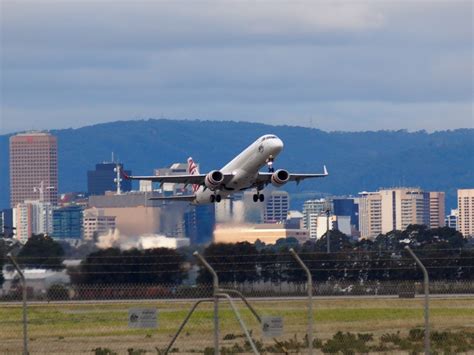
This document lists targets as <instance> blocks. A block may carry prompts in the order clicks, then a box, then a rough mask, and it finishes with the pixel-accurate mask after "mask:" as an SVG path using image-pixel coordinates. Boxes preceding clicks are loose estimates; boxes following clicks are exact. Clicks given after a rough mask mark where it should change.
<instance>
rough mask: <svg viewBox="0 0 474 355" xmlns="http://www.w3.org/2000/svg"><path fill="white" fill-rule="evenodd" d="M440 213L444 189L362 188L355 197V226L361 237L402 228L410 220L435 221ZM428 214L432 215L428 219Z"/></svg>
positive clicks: (424, 223)
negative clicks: (357, 223)
mask: <svg viewBox="0 0 474 355" xmlns="http://www.w3.org/2000/svg"><path fill="white" fill-rule="evenodd" d="M440 212H443V215H444V193H442V192H434V193H432V194H431V193H429V192H424V191H422V190H421V189H419V188H408V187H400V188H393V189H381V190H379V191H378V192H362V193H360V200H359V227H360V232H361V237H362V238H374V237H376V236H377V235H378V234H380V233H383V234H385V233H388V232H391V231H392V230H405V229H406V228H407V227H408V226H409V225H410V224H423V225H425V226H427V227H430V226H431V223H433V225H435V224H436V225H439V218H440V217H439V214H440ZM431 218H432V219H431Z"/></svg>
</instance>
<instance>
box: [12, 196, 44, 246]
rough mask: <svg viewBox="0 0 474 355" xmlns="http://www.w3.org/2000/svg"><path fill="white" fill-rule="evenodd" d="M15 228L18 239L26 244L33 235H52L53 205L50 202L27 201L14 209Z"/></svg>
mask: <svg viewBox="0 0 474 355" xmlns="http://www.w3.org/2000/svg"><path fill="white" fill-rule="evenodd" d="M13 216H14V218H13V227H14V228H16V238H17V239H19V240H20V241H21V242H23V243H24V242H26V241H27V240H28V238H30V237H31V236H32V235H33V234H51V233H52V231H53V205H52V204H51V203H49V202H41V201H34V200H33V201H30V200H26V201H25V202H23V203H19V204H17V205H16V207H15V208H14V209H13Z"/></svg>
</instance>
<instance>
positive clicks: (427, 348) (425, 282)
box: [405, 245, 430, 355]
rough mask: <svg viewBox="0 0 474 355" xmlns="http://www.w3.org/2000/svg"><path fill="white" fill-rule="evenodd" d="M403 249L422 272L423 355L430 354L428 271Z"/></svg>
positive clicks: (408, 249)
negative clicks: (423, 312) (423, 293)
mask: <svg viewBox="0 0 474 355" xmlns="http://www.w3.org/2000/svg"><path fill="white" fill-rule="evenodd" d="M405 249H406V250H407V251H408V252H409V253H410V255H411V256H412V257H413V259H415V262H416V263H417V264H418V266H419V267H420V268H421V270H422V271H423V286H424V291H425V354H426V355H429V354H430V304H429V302H430V280H429V277H428V271H427V270H426V268H425V266H424V265H423V264H422V263H421V261H420V259H418V257H417V256H416V255H415V253H414V252H413V250H411V249H410V247H409V246H408V245H407V246H405Z"/></svg>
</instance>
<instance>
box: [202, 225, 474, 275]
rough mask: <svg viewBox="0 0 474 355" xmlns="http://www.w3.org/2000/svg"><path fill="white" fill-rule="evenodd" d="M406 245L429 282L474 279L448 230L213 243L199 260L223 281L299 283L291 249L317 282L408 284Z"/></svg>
mask: <svg viewBox="0 0 474 355" xmlns="http://www.w3.org/2000/svg"><path fill="white" fill-rule="evenodd" d="M406 245H409V246H410V247H411V248H412V249H413V250H414V251H415V252H416V254H417V255H418V257H419V258H420V259H421V260H422V262H423V263H424V265H425V266H426V267H427V268H428V271H429V274H430V278H431V279H432V280H473V279H474V249H473V248H469V245H468V240H467V239H466V238H464V237H463V236H462V235H461V234H460V233H459V232H457V231H456V230H454V229H450V228H446V227H443V228H436V229H427V228H426V227H425V226H423V225H411V226H409V227H408V228H407V229H406V230H405V231H392V232H390V233H387V234H381V235H379V236H378V237H377V238H376V239H375V240H373V241H371V240H361V241H357V242H354V241H352V240H351V239H350V238H349V237H347V236H346V235H344V234H343V233H341V232H339V231H331V232H330V247H331V248H330V250H331V253H327V252H326V248H327V239H326V236H323V237H322V238H321V239H319V240H318V241H316V242H306V243H305V244H303V245H299V244H298V242H297V241H296V240H291V239H286V240H284V239H282V240H280V241H279V243H276V244H275V245H265V244H264V243H261V242H257V243H255V244H253V245H252V244H248V243H237V244H214V245H211V246H209V247H208V248H207V249H206V250H205V252H204V255H205V257H206V259H207V260H208V261H209V263H210V264H211V265H212V266H213V267H214V268H215V270H216V271H217V272H218V274H219V279H220V280H221V281H223V282H243V281H247V282H256V281H280V280H285V281H290V282H298V281H304V280H305V279H306V275H305V273H304V272H302V270H301V267H300V266H299V265H298V264H297V263H296V261H295V260H294V258H293V257H292V256H291V255H290V253H289V248H293V249H295V250H296V251H297V252H298V254H299V256H300V257H301V259H302V260H303V261H304V262H305V264H306V265H307V266H308V267H309V268H310V270H311V272H312V275H313V278H314V279H315V280H317V281H327V280H351V281H368V280H380V281H383V280H413V279H422V273H421V271H420V270H419V268H417V267H416V265H415V263H414V261H413V259H412V258H411V257H410V256H409V254H408V252H407V251H406V250H405V246H406ZM198 280H199V281H200V282H210V281H211V275H210V274H209V273H208V272H207V271H206V270H204V269H201V271H200V274H199V278H198Z"/></svg>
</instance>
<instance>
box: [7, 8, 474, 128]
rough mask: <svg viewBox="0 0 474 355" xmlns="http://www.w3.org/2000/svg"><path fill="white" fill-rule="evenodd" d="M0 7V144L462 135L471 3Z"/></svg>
mask: <svg viewBox="0 0 474 355" xmlns="http://www.w3.org/2000/svg"><path fill="white" fill-rule="evenodd" d="M0 4H1V5H0V6H1V53H2V54H1V79H0V80H1V122H0V123H1V124H0V133H8V132H13V131H18V130H30V129H51V128H67V127H80V126H84V125H89V124H94V123H99V122H107V121H115V120H128V119H143V118H150V117H153V118H160V117H167V118H176V119H196V118H198V119H211V120H237V121H252V122H262V123H269V124H290V125H300V126H310V127H315V128H320V129H324V130H344V131H359V130H377V129H408V130H411V131H412V130H420V129H426V130H428V131H434V130H442V129H453V128H461V127H468V128H472V127H474V118H473V72H474V71H473V69H474V68H473V62H474V61H473V2H472V1H408V0H400V1H375V0H374V1H359V0H358V1H337V0H334V1H333V0H331V1H297V0H296V1H278V0H277V1H255V0H253V1H244V0H241V1H238V0H234V1H230V0H219V1H217V0H216V1H183V0H181V1H180V0H175V1H151V0H150V1H126V2H125V1H112V0H103V1H91V0H86V1H70V0H69V1H68V0H63V1H60V0H55V1H42V0H36V1H22V0H4V1H2V2H1V3H0Z"/></svg>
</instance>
